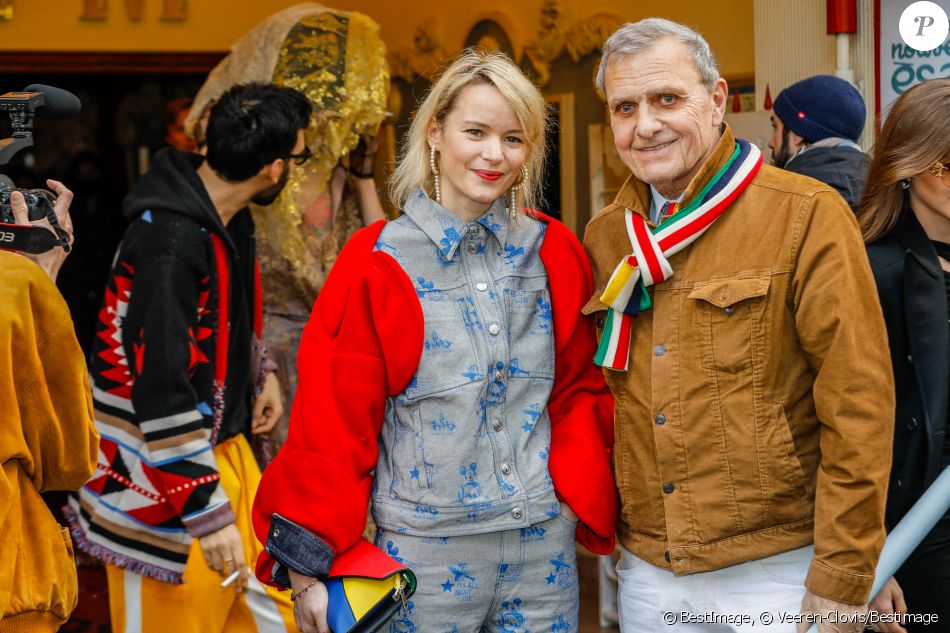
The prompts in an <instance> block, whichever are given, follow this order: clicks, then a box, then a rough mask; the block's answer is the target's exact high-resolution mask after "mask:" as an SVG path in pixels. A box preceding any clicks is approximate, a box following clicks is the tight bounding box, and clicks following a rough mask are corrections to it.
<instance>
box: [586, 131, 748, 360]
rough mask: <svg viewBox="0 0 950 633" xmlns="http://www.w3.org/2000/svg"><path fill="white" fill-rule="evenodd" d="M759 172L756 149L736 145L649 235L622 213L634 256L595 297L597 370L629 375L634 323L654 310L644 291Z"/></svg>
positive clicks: (633, 216)
mask: <svg viewBox="0 0 950 633" xmlns="http://www.w3.org/2000/svg"><path fill="white" fill-rule="evenodd" d="M761 166H762V152H760V151H759V148H758V147H756V146H755V145H752V144H750V143H748V142H746V141H743V140H741V139H739V140H737V141H736V149H735V151H734V152H733V154H732V156H731V157H730V158H729V160H728V161H727V162H726V164H725V165H723V167H722V169H720V170H719V171H718V172H717V173H716V175H715V176H713V177H712V179H711V180H710V181H709V183H708V184H707V185H706V186H705V187H703V189H702V191H700V192H699V193H698V194H697V195H696V197H695V198H694V199H693V200H692V201H691V202H690V203H689V204H688V205H686V206H684V207H683V208H682V209H680V210H679V211H677V212H676V213H675V214H673V215H671V216H670V217H668V218H665V219H662V220H661V223H660V225H659V226H657V227H656V228H654V229H652V230H650V228H649V227H648V226H647V223H646V220H644V219H643V217H642V216H641V215H640V214H638V213H634V212H633V211H631V210H630V209H626V211H625V213H624V226H625V227H626V229H627V235H628V236H629V237H630V243H631V245H632V246H633V253H632V254H630V255H627V256H626V257H624V258H623V260H622V261H621V262H620V264H618V265H617V268H616V269H614V272H613V274H612V275H611V276H610V279H609V280H608V282H607V287H606V288H605V289H604V293H603V294H602V295H601V297H600V301H601V303H603V304H604V305H606V306H609V307H610V310H609V311H608V313H607V320H606V322H605V324H604V331H603V335H602V336H601V339H600V346H599V348H598V349H597V355H596V356H595V357H594V362H595V363H596V364H597V365H600V366H601V367H606V368H608V369H615V370H620V371H626V370H627V369H628V365H629V362H630V347H631V345H630V335H631V331H632V329H633V317H635V316H637V315H638V314H639V313H640V312H642V311H644V310H648V309H649V308H650V307H651V306H652V305H653V304H652V302H651V301H650V295H649V294H648V293H647V291H646V287H647V286H652V285H654V284H658V283H662V282H664V281H666V280H667V279H669V278H670V277H672V276H673V268H672V267H671V266H670V263H669V261H668V260H667V258H668V257H670V256H672V255H673V254H675V253H678V252H679V251H681V250H683V249H684V248H686V247H687V246H689V245H690V244H692V243H693V242H694V241H696V239H698V238H699V236H700V235H702V234H703V233H704V232H705V231H706V229H708V228H709V227H710V226H712V223H713V222H715V221H716V218H718V217H719V216H720V215H722V214H723V213H724V212H725V210H726V209H727V208H729V205H731V204H732V203H733V202H734V201H735V200H736V198H738V197H739V194H741V193H742V192H743V191H744V190H745V188H746V187H747V186H748V185H749V183H750V182H752V179H753V178H754V177H755V174H756V173H757V172H758V171H759V167H761Z"/></svg>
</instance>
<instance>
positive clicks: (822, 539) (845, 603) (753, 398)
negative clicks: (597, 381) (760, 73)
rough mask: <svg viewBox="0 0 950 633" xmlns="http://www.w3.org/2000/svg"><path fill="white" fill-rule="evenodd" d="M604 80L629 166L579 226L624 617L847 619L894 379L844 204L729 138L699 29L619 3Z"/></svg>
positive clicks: (863, 586) (878, 495)
mask: <svg viewBox="0 0 950 633" xmlns="http://www.w3.org/2000/svg"><path fill="white" fill-rule="evenodd" d="M598 83H599V84H600V87H601V88H602V89H603V90H604V93H605V94H606V97H607V107H608V110H609V116H610V123H611V127H612V128H613V133H614V138H615V142H616V146H617V150H618V151H619V153H620V156H621V158H622V159H623V161H624V163H625V164H626V165H627V167H629V168H630V171H631V172H632V174H631V176H630V178H629V179H628V180H627V182H626V183H625V184H624V186H623V187H622V188H621V190H620V192H619V194H618V195H617V198H616V200H615V202H614V203H613V204H611V205H610V206H608V207H607V208H606V209H603V210H602V211H601V212H600V213H598V214H597V215H596V216H595V217H594V218H593V219H592V220H591V222H590V224H589V225H588V227H587V231H586V235H585V239H584V242H585V246H586V248H587V250H588V252H589V255H590V257H591V260H592V263H593V268H594V275H595V282H596V284H597V291H596V292H595V294H594V296H593V297H592V298H591V300H590V302H589V303H588V304H587V306H586V307H585V309H584V311H585V313H587V314H594V313H597V315H598V318H597V322H598V326H599V328H600V329H601V344H600V349H599V350H598V354H597V357H596V362H597V363H598V364H600V365H602V366H603V367H604V370H605V373H606V375H607V381H608V383H609V385H610V388H611V390H612V392H613V394H614V396H615V399H616V404H617V406H616V418H615V428H616V453H615V455H616V457H615V463H616V475H617V484H618V487H619V490H620V495H621V499H622V508H621V519H620V525H619V540H620V542H621V544H622V545H623V551H622V560H621V562H620V565H619V568H618V574H619V577H620V615H621V629H622V630H624V631H637V632H642V631H647V632H652V631H668V630H669V628H670V626H669V625H674V627H673V628H675V629H677V630H683V631H687V630H688V631H732V630H743V631H745V630H750V629H751V628H752V626H753V625H754V626H755V627H756V629H762V628H765V629H766V630H769V631H782V632H785V631H788V632H795V631H796V630H798V631H804V630H805V629H807V628H809V627H810V626H811V624H812V623H813V622H817V621H818V620H822V622H821V625H820V630H821V631H852V630H853V631H860V630H861V625H860V624H855V623H853V622H845V623H841V622H837V623H835V622H831V621H829V620H839V621H840V620H847V619H848V617H853V616H855V615H856V614H858V615H860V614H862V613H863V612H864V611H866V606H864V605H865V603H866V602H867V600H868V593H869V591H870V588H871V584H872V581H873V578H874V567H875V564H876V561H877V557H878V554H879V552H880V549H881V546H882V544H883V541H884V522H883V519H884V501H885V493H886V481H887V475H888V471H889V467H890V453H891V447H890V437H891V430H892V429H891V425H892V419H893V395H892V391H893V385H892V382H893V378H892V376H891V369H890V365H889V361H888V351H887V340H886V335H885V331H884V324H883V321H882V317H881V310H880V307H879V306H878V302H877V297H876V295H875V289H874V281H873V279H872V277H871V273H870V270H869V267H868V263H867V257H866V255H865V253H864V247H863V245H862V241H861V236H860V234H859V232H858V227H857V225H856V223H855V220H854V217H853V216H852V214H851V212H850V210H849V209H848V207H847V205H846V204H845V203H844V201H843V200H842V199H841V197H840V196H838V195H837V194H836V193H835V192H834V191H833V190H832V189H830V188H829V187H827V186H824V185H821V184H820V183H818V182H816V181H814V180H811V179H808V178H803V177H801V176H798V175H795V174H791V173H789V172H787V171H783V170H779V169H775V168H773V167H771V166H763V165H762V156H761V153H760V152H759V150H758V149H757V148H756V147H754V146H752V145H750V144H749V143H747V142H745V141H742V140H739V139H736V138H735V137H733V135H732V132H731V131H730V130H729V127H728V126H727V125H725V124H724V123H723V111H724V107H725V103H726V95H727V87H726V82H725V80H723V79H722V78H721V77H720V76H719V73H718V69H717V67H716V62H715V59H714V57H713V55H712V52H711V51H710V49H709V45H708V44H707V43H706V42H705V40H704V39H703V38H702V37H701V36H700V35H699V34H698V33H696V32H694V31H692V30H690V29H688V28H686V27H684V26H682V25H679V24H675V23H673V22H669V21H666V20H659V19H648V20H643V21H642V22H638V23H636V24H627V25H625V26H623V27H622V28H621V29H619V30H618V31H617V32H616V33H614V35H612V36H611V37H610V39H609V40H608V41H607V43H606V44H605V46H604V50H603V60H602V62H601V66H600V71H599V74H598ZM836 612H837V613H836ZM823 613H831V614H832V617H830V618H827V619H823V618H822V617H821V615H820V614H823ZM846 614H850V616H847V615H846Z"/></svg>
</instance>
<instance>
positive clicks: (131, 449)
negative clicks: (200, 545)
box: [66, 151, 269, 583]
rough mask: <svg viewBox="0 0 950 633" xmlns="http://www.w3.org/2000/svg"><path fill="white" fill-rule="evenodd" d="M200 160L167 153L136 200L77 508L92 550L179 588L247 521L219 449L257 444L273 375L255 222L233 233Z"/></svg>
mask: <svg viewBox="0 0 950 633" xmlns="http://www.w3.org/2000/svg"><path fill="white" fill-rule="evenodd" d="M197 160H198V159H197V157H193V156H192V155H187V154H184V153H181V152H171V151H168V152H162V153H160V154H159V155H158V156H156V159H155V162H154V164H153V168H152V170H150V172H149V173H148V174H146V175H145V176H143V178H141V179H140V180H139V182H138V183H137V185H136V187H135V189H134V190H133V192H132V193H131V194H130V195H129V197H128V198H127V199H126V203H125V206H126V214H127V215H129V216H130V217H131V220H132V221H131V223H130V225H129V227H128V229H127V231H126V234H125V237H124V238H123V241H122V244H121V245H120V247H119V252H118V254H117V256H116V260H115V262H114V263H113V269H112V273H111V275H110V278H109V280H108V284H107V287H106V293H105V301H104V305H103V307H102V310H101V311H100V314H99V325H98V331H97V336H96V340H95V343H94V347H93V353H92V358H91V361H90V369H91V374H92V383H93V402H94V407H95V420H96V428H97V429H98V431H99V433H100V435H101V438H102V439H101V444H100V450H99V460H98V468H97V471H96V473H95V474H94V475H93V477H92V478H91V479H90V480H89V481H88V482H87V483H86V485H85V486H84V487H83V488H82V489H81V490H80V492H79V496H78V499H77V498H72V499H70V501H69V505H68V506H67V508H66V512H67V518H68V519H69V521H70V524H71V529H72V533H73V536H74V538H75V540H76V542H77V544H78V545H79V547H80V548H81V549H83V550H84V551H86V552H88V553H89V554H91V555H93V556H95V557H97V558H99V559H100V560H103V561H105V562H108V563H111V564H114V565H117V566H119V567H122V568H125V569H128V570H129V571H132V572H135V573H138V574H141V575H144V576H148V577H151V578H155V579H157V580H161V581H165V582H170V583H180V582H182V580H181V574H182V572H183V570H184V567H185V563H186V562H187V559H188V551H189V548H190V545H191V540H192V538H195V537H201V536H204V535H205V534H209V533H211V532H214V531H216V530H218V529H220V528H222V527H224V526H226V525H228V524H230V523H233V522H234V520H235V516H234V513H233V511H232V509H231V505H230V503H229V501H228V499H227V496H226V495H225V493H224V490H223V489H222V488H221V487H220V486H219V475H218V469H217V464H216V462H215V458H214V455H213V453H212V447H213V446H214V445H215V444H217V443H219V442H220V441H223V440H225V439H227V438H228V437H231V436H234V435H236V434H238V433H239V432H247V431H248V430H249V411H250V409H249V402H250V400H251V397H252V392H253V390H254V388H255V386H256V385H259V384H260V381H261V380H262V378H263V372H264V370H265V369H269V368H268V367H265V365H266V361H265V360H264V353H263V348H262V347H261V346H260V344H259V343H258V341H259V340H260V338H259V337H260V327H261V301H260V280H259V275H258V274H257V266H256V259H255V257H254V233H253V222H252V220H251V218H250V212H249V211H248V210H247V209H244V210H242V211H241V212H239V213H238V214H237V215H235V216H234V218H233V219H232V220H231V221H230V222H229V224H228V226H227V227H224V225H223V224H222V223H221V220H220V216H218V214H217V212H216V211H215V209H214V207H213V205H212V203H211V201H210V199H209V198H208V195H207V193H206V191H205V189H204V186H203V184H202V183H201V181H200V179H199V178H198V176H197V174H196V173H195V169H196V168H197V166H198V165H199V164H200V162H196V161H197Z"/></svg>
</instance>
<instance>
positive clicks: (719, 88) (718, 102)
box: [712, 77, 729, 127]
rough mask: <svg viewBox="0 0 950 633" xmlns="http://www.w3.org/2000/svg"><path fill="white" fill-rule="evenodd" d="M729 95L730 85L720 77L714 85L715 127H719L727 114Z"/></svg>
mask: <svg viewBox="0 0 950 633" xmlns="http://www.w3.org/2000/svg"><path fill="white" fill-rule="evenodd" d="M728 97H729V86H728V85H727V84H726V80H725V79H723V78H722V77H720V78H719V79H717V80H716V84H715V85H714V86H713V90H712V100H713V108H714V112H713V121H712V123H713V127H719V126H720V125H721V124H722V119H723V117H725V115H726V100H727V99H728Z"/></svg>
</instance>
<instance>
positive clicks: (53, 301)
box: [0, 180, 99, 633]
mask: <svg viewBox="0 0 950 633" xmlns="http://www.w3.org/2000/svg"><path fill="white" fill-rule="evenodd" d="M47 186H49V188H50V189H51V190H52V192H53V193H55V194H56V195H55V200H54V201H52V203H51V206H50V210H51V211H52V214H53V221H52V222H51V220H50V219H49V218H47V217H42V218H41V219H37V220H30V215H31V213H30V207H28V204H27V200H26V197H25V196H24V193H23V192H22V191H19V190H16V189H13V188H11V187H9V186H7V187H0V188H2V189H3V192H4V193H5V194H6V196H7V198H6V204H4V205H0V206H2V207H3V208H2V211H3V212H4V213H3V214H2V215H3V217H2V222H0V240H3V241H2V242H0V247H10V246H11V245H13V244H14V239H13V237H12V236H13V235H14V233H16V235H23V234H28V235H35V236H38V237H37V239H31V240H30V243H31V244H36V243H40V242H43V241H44V240H45V242H46V243H47V244H52V246H51V248H49V249H48V250H46V252H37V251H39V250H41V249H40V248H35V249H33V251H34V252H33V253H32V254H28V253H25V252H15V251H12V252H11V251H8V250H0V356H2V358H0V398H2V401H3V403H4V404H3V407H2V408H0V464H2V470H0V534H3V535H4V537H3V538H2V539H0V633H6V632H7V631H55V630H57V629H58V628H59V627H60V626H61V625H62V624H63V622H65V621H66V619H67V618H68V617H69V614H70V613H71V612H72V611H73V609H74V608H75V606H76V600H77V597H78V586H77V578H76V566H75V563H74V560H73V549H72V542H71V540H70V537H69V532H68V530H67V529H66V528H63V527H60V526H59V525H58V524H57V522H56V519H55V518H54V517H53V515H52V514H51V513H50V511H49V509H48V508H47V506H46V503H45V502H44V501H43V498H42V497H41V496H40V493H41V492H44V491H47V490H76V489H78V488H79V487H80V486H82V484H83V483H84V482H85V481H86V480H87V479H88V478H89V477H90V476H91V475H92V473H93V472H94V471H95V467H96V457H97V453H98V446H99V435H98V433H97V432H96V429H95V426H94V424H93V415H92V396H91V393H90V390H89V380H88V373H87V370H86V363H85V360H84V358H83V354H82V350H81V349H80V347H79V343H78V342H77V340H76V335H75V333H74V331H73V324H72V320H71V319H70V315H69V309H68V308H67V306H66V302H65V301H64V300H63V298H62V296H61V295H60V294H59V291H58V290H57V289H56V286H55V284H54V280H55V279H56V275H57V274H58V272H59V269H60V267H61V266H62V264H63V261H64V260H65V259H66V256H67V254H68V251H69V245H70V244H71V242H72V223H71V222H70V219H69V205H70V202H71V201H72V192H70V191H69V189H67V188H66V187H65V186H64V185H63V184H62V183H59V182H56V181H53V180H49V181H47ZM47 193H49V192H47ZM26 195H27V196H30V195H33V194H32V193H31V192H26ZM52 197H53V196H52V195H51V196H50V198H52ZM31 201H32V202H35V200H31ZM11 220H12V222H11ZM31 227H32V228H31ZM31 230H32V231H33V233H30V231H31ZM46 233H49V234H50V235H46ZM7 236H11V237H9V238H8V237H7ZM50 236H52V237H50ZM29 260H32V261H29Z"/></svg>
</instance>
